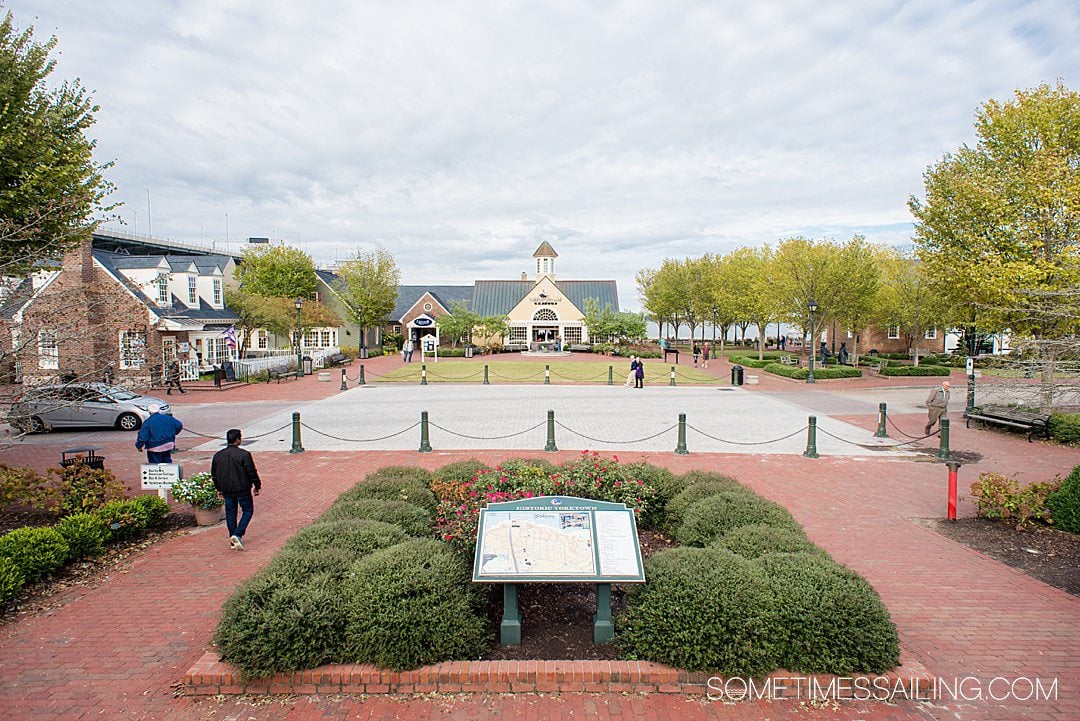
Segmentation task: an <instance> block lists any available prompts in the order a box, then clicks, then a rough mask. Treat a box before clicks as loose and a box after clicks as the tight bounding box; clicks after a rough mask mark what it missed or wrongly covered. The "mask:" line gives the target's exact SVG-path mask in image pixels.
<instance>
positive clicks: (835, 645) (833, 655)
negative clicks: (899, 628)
mask: <svg viewBox="0 0 1080 721" xmlns="http://www.w3.org/2000/svg"><path fill="white" fill-rule="evenodd" d="M755 563H756V564H757V565H758V566H759V567H760V568H761V569H763V571H764V572H765V574H766V576H767V577H768V579H769V580H770V582H771V584H772V586H773V589H774V590H773V595H774V598H775V601H774V603H775V606H774V613H775V615H776V621H775V623H774V632H775V636H774V638H775V639H776V645H775V649H776V651H777V653H778V658H777V662H778V663H779V665H780V666H781V667H783V668H786V669H789V670H792V671H801V672H803V673H835V674H839V675H841V676H843V675H848V674H852V673H882V672H883V671H886V670H888V669H890V668H893V667H894V666H896V664H897V663H899V660H900V645H899V640H898V638H897V634H896V627H895V626H894V625H893V623H892V620H891V619H890V618H889V612H888V610H887V609H886V608H885V604H884V603H882V601H881V598H880V597H879V596H878V594H877V592H876V591H875V590H874V589H873V587H872V586H871V585H870V584H869V583H868V582H867V581H866V579H864V578H862V577H861V576H859V575H858V574H857V573H855V572H853V571H851V570H850V569H847V568H845V567H843V566H841V565H839V564H837V563H835V562H833V561H831V560H828V559H826V558H822V557H821V556H818V555H816V554H809V553H777V554H769V555H765V556H762V557H761V558H759V559H758V560H757V561H756V562H755Z"/></svg>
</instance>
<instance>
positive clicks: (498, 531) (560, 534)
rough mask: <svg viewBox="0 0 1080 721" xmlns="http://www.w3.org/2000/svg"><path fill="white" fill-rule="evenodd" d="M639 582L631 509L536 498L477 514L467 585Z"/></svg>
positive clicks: (640, 572)
mask: <svg viewBox="0 0 1080 721" xmlns="http://www.w3.org/2000/svg"><path fill="white" fill-rule="evenodd" d="M644 580H645V571H644V569H643V567H642V563H641V549H640V547H639V545H638V536H637V524H636V523H635V520H634V511H633V509H630V508H627V507H626V506H625V505H624V504H622V503H607V502H605V501H594V500H591V499H587V498H573V497H569V496H539V497H537V498H526V499H522V500H518V501H507V502H505V503H489V504H488V505H487V507H485V508H483V509H481V510H480V522H479V528H478V532H477V536H476V561H475V563H474V565H473V581H488V582H496V583H507V582H512V583H528V582H540V581H544V582H551V581H558V582H568V581H569V582H582V583H634V582H643V581H644Z"/></svg>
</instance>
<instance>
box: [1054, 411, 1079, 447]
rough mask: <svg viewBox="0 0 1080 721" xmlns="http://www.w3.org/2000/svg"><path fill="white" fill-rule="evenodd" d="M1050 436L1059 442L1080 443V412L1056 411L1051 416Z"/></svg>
mask: <svg viewBox="0 0 1080 721" xmlns="http://www.w3.org/2000/svg"><path fill="white" fill-rule="evenodd" d="M1050 437H1051V438H1053V439H1054V440H1056V441H1057V442H1058V443H1068V444H1075V443H1080V413H1055V414H1053V415H1052V416H1050Z"/></svg>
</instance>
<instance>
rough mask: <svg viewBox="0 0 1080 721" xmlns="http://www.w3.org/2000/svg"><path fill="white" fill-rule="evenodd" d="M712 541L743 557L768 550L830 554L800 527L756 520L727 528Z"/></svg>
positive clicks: (751, 556)
mask: <svg viewBox="0 0 1080 721" xmlns="http://www.w3.org/2000/svg"><path fill="white" fill-rule="evenodd" d="M712 545H714V546H717V547H718V548H726V549H727V550H729V551H731V552H732V553H734V554H736V555H738V556H742V557H743V558H748V559H751V560H753V559H755V558H758V557H760V556H764V555H766V554H768V553H810V554H814V555H817V556H822V557H827V556H828V554H826V553H825V551H824V550H822V549H821V548H820V547H818V546H816V545H814V544H813V543H811V542H810V541H809V539H807V538H806V536H805V535H804V534H803V532H802V530H801V529H797V528H792V527H789V526H770V525H766V524H762V523H755V524H751V525H749V526H741V527H739V528H735V529H733V530H731V531H728V532H727V533H725V534H724V535H723V536H721V537H720V538H718V539H716V540H715V541H713V543H712Z"/></svg>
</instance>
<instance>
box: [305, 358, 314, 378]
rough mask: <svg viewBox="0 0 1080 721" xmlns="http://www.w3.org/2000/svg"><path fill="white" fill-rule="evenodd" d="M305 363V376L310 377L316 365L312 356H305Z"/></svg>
mask: <svg viewBox="0 0 1080 721" xmlns="http://www.w3.org/2000/svg"><path fill="white" fill-rule="evenodd" d="M303 361H304V375H306V376H309V375H311V373H312V371H313V369H314V365H313V363H312V360H311V356H309V355H306V356H304V357H303Z"/></svg>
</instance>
